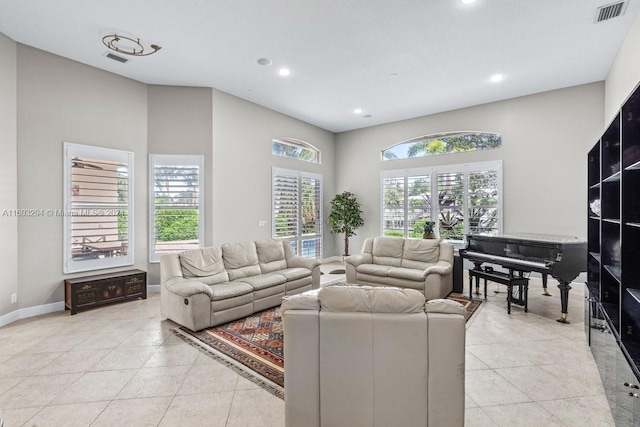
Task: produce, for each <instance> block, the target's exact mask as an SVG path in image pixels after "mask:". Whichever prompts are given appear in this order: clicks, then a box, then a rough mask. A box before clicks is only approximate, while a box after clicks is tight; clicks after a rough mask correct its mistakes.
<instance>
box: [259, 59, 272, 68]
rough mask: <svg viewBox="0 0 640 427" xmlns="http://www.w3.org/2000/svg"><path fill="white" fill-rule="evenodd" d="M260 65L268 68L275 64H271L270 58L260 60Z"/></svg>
mask: <svg viewBox="0 0 640 427" xmlns="http://www.w3.org/2000/svg"><path fill="white" fill-rule="evenodd" d="M258 64H260V65H264V66H267V67H268V66H269V65H271V64H273V62H271V60H270V59H269V58H260V59H258Z"/></svg>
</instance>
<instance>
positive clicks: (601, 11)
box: [596, 0, 627, 23]
mask: <svg viewBox="0 0 640 427" xmlns="http://www.w3.org/2000/svg"><path fill="white" fill-rule="evenodd" d="M626 7H627V1H626V0H625V1H619V2H616V3H611V4H608V5H606V6H601V7H599V8H598V9H596V23H597V22H602V21H606V20H608V19H611V18H615V17H617V16H620V15H622V14H623V13H624V10H625V9H626Z"/></svg>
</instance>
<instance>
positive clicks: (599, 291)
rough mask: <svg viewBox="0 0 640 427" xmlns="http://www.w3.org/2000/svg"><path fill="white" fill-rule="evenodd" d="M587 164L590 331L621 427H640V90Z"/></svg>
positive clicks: (629, 100)
mask: <svg viewBox="0 0 640 427" xmlns="http://www.w3.org/2000/svg"><path fill="white" fill-rule="evenodd" d="M587 159H588V166H587V168H588V172H587V175H588V176H587V181H588V182H587V195H588V207H587V215H588V219H587V236H588V248H589V258H588V263H587V286H586V294H587V300H586V301H587V302H586V305H585V313H587V314H588V319H587V320H586V322H587V323H588V325H587V328H586V330H587V335H588V339H589V344H590V346H591V351H592V353H593V356H594V359H595V361H596V365H597V366H598V370H599V372H600V377H601V378H602V382H603V385H604V389H605V392H606V394H607V399H608V400H609V404H610V407H611V412H612V414H613V417H614V420H615V422H616V425H638V424H640V88H637V89H636V91H635V92H634V93H633V94H632V95H631V96H630V97H629V98H628V99H627V101H625V103H624V105H623V106H622V108H621V109H620V111H619V113H618V114H617V115H616V117H615V118H614V120H613V121H612V122H611V123H610V124H609V126H608V127H607V129H606V130H605V132H604V133H603V135H602V137H601V138H600V140H599V141H598V142H597V143H596V144H595V146H594V147H593V148H592V149H591V150H590V151H589V153H588V157H587Z"/></svg>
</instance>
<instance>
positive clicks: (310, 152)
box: [271, 138, 320, 163]
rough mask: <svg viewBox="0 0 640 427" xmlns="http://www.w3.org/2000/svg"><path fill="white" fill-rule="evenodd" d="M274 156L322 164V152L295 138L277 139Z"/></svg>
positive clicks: (273, 151) (274, 144) (274, 145)
mask: <svg viewBox="0 0 640 427" xmlns="http://www.w3.org/2000/svg"><path fill="white" fill-rule="evenodd" d="M271 152H272V154H273V155H274V156H283V157H289V158H292V159H299V160H304V161H306V162H311V163H320V150H318V149H317V148H316V147H314V146H313V145H311V144H309V143H308V142H304V141H301V140H299V139H294V138H276V139H274V140H273V149H272V151H271Z"/></svg>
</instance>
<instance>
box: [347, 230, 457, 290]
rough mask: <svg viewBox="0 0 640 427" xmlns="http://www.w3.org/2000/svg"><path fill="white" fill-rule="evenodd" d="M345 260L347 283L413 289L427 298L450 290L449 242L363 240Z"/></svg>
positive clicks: (450, 251)
mask: <svg viewBox="0 0 640 427" xmlns="http://www.w3.org/2000/svg"><path fill="white" fill-rule="evenodd" d="M345 263H346V271H347V282H348V283H353V284H361V285H371V286H397V287H400V288H410V289H416V290H418V291H420V292H422V293H423V294H424V296H425V297H426V298H427V301H428V300H432V299H436V298H444V297H446V296H447V295H449V294H450V293H451V291H452V290H453V245H451V244H449V243H444V242H440V241H439V240H436V239H402V238H397V237H375V238H371V239H366V240H365V241H364V245H363V248H362V253H361V254H358V255H352V256H349V257H346V258H345Z"/></svg>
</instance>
